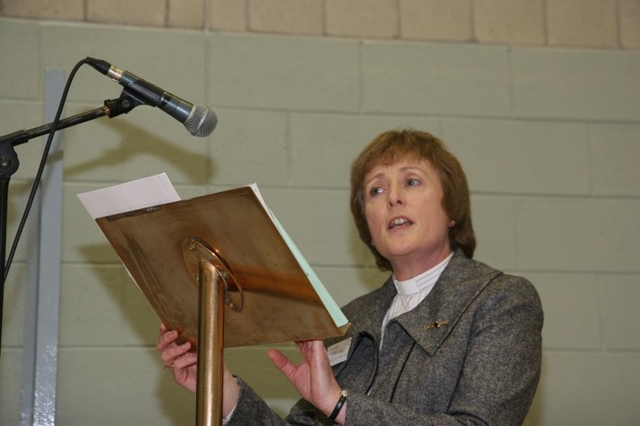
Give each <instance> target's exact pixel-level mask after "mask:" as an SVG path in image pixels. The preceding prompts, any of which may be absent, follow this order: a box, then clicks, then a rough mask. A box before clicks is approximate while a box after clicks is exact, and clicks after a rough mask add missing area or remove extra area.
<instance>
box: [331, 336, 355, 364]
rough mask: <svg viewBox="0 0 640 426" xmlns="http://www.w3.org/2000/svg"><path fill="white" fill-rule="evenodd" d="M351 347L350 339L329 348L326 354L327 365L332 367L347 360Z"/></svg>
mask: <svg viewBox="0 0 640 426" xmlns="http://www.w3.org/2000/svg"><path fill="white" fill-rule="evenodd" d="M350 347H351V337H349V338H348V339H345V340H343V341H341V342H338V343H336V344H335V345H331V346H329V348H328V349H327V353H328V354H329V363H330V364H331V366H332V367H333V366H334V365H336V364H340V363H341V362H344V361H346V360H347V356H348V355H349V348H350Z"/></svg>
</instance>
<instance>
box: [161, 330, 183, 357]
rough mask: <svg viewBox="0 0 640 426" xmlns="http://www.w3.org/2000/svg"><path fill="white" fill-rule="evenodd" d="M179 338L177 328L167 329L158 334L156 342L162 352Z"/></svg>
mask: <svg viewBox="0 0 640 426" xmlns="http://www.w3.org/2000/svg"><path fill="white" fill-rule="evenodd" d="M177 338H178V332H177V331H176V330H171V331H165V332H164V333H162V334H160V335H159V336H158V341H157V343H156V349H158V351H160V352H162V351H164V350H165V349H167V348H168V347H170V346H171V344H172V343H175V341H176V339H177Z"/></svg>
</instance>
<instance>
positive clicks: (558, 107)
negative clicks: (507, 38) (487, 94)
mask: <svg viewBox="0 0 640 426" xmlns="http://www.w3.org/2000/svg"><path fill="white" fill-rule="evenodd" d="M509 56H510V61H511V85H512V89H511V90H512V93H513V114H514V115H515V116H516V117H528V118H536V117H540V118H551V119H579V120H614V121H625V120H631V121H633V120H638V119H639V118H640V102H638V99H640V85H638V84H637V82H638V81H637V80H638V79H637V76H638V75H640V55H636V54H629V53H626V52H614V51H608V52H607V51H596V50H592V51H588V50H552V49H513V50H512V51H511V52H510V54H509Z"/></svg>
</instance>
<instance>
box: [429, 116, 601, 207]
mask: <svg viewBox="0 0 640 426" xmlns="http://www.w3.org/2000/svg"><path fill="white" fill-rule="evenodd" d="M442 126H443V135H444V137H445V140H446V141H447V143H448V145H449V147H450V149H451V150H452V151H453V152H454V153H455V154H456V155H457V157H458V159H459V160H460V162H461V163H462V166H463V167H464V169H465V172H466V173H467V179H468V180H469V186H470V188H471V190H472V191H474V192H481V193H482V192H490V193H495V192H498V193H511V194H514V193H515V194H571V195H576V194H582V195H586V194H588V193H589V192H590V188H589V156H588V143H587V127H586V126H585V125H583V124H570V123H550V122H534V121H506V120H460V119H451V120H449V119H447V120H443V121H442Z"/></svg>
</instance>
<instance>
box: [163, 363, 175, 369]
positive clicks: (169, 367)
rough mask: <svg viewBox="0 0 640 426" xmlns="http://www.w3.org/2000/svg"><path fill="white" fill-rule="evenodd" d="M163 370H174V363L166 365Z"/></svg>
mask: <svg viewBox="0 0 640 426" xmlns="http://www.w3.org/2000/svg"><path fill="white" fill-rule="evenodd" d="M162 368H164V369H165V370H173V363H172V364H171V365H165V366H163V367H162Z"/></svg>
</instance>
